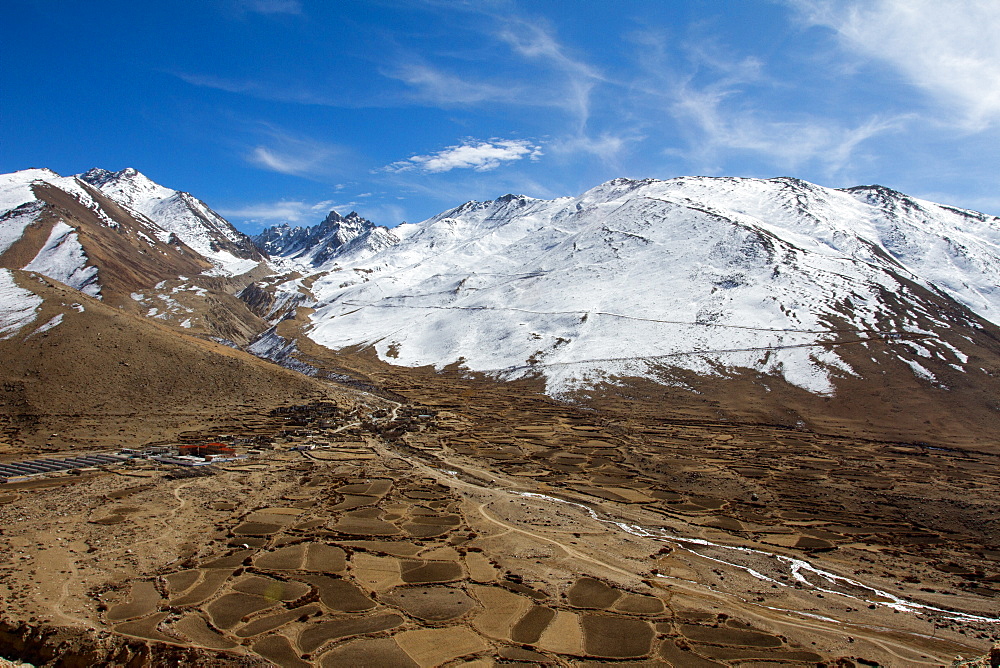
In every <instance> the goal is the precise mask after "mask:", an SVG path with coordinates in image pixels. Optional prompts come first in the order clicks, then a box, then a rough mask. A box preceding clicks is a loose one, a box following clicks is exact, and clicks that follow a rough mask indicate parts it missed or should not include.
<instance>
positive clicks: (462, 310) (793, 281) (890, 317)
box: [309, 178, 1000, 395]
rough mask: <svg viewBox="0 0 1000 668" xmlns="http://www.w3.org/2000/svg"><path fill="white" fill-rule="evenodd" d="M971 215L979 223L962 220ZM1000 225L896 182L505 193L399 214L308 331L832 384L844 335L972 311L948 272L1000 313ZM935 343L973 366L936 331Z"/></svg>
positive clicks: (500, 355)
mask: <svg viewBox="0 0 1000 668" xmlns="http://www.w3.org/2000/svg"><path fill="white" fill-rule="evenodd" d="M873 194H874V195H873ZM873 198H874V199H873ZM967 219H970V220H974V221H976V223H977V225H978V226H979V228H980V229H977V230H973V231H972V232H968V231H966V230H963V225H965V222H964V221H966V220H967ZM998 230H1000V223H998V220H997V219H996V218H989V217H985V216H980V215H979V214H973V213H971V212H961V211H957V210H954V209H948V208H946V207H939V206H937V205H932V204H930V203H923V202H918V201H916V200H911V199H909V198H906V197H905V196H903V195H900V194H898V193H891V191H889V194H886V192H885V191H884V190H882V189H877V188H868V189H853V190H850V191H837V190H831V189H826V188H821V187H819V186H814V185H811V184H806V183H804V182H801V181H797V180H794V179H769V180H755V179H711V178H685V179H674V180H672V181H655V180H646V181H632V180H627V179H616V180H614V181H610V182H608V183H605V184H603V185H601V186H598V187H597V188H594V189H592V190H590V191H588V192H586V193H584V194H583V195H581V196H580V197H576V198H561V199H557V200H553V201H544V200H537V199H531V198H527V197H520V196H513V195H508V196H504V197H501V198H499V199H497V200H495V201H493V202H485V203H479V202H470V203H467V204H465V205H462V206H461V207H457V208H456V209H452V210H450V211H447V212H445V213H443V214H440V215H438V216H435V217H433V218H431V219H429V220H427V221H425V222H423V223H421V224H419V225H408V226H405V227H403V229H398V230H395V231H394V236H396V237H397V238H398V239H400V241H399V242H398V243H396V244H393V245H392V246H389V247H387V248H385V249H384V250H383V251H381V252H380V253H378V254H376V255H374V256H372V257H371V258H369V259H366V260H359V261H356V262H353V263H351V262H348V261H346V260H345V258H337V262H338V265H339V266H338V267H336V269H337V271H331V272H329V273H326V274H325V275H321V277H319V278H318V280H316V281H315V282H314V283H313V284H312V287H311V291H312V294H313V295H315V297H316V304H315V308H316V311H315V313H314V314H313V315H312V323H313V324H312V328H311V330H310V333H309V336H310V337H311V338H312V339H314V340H315V341H316V342H317V343H320V344H322V345H325V346H328V347H331V348H340V347H346V346H352V345H358V344H370V345H373V346H374V348H375V350H376V351H377V352H378V354H379V356H380V357H381V358H382V359H384V360H386V361H389V362H393V363H396V364H405V365H411V366H415V365H425V364H429V365H434V366H436V367H442V366H445V365H448V364H451V363H454V362H460V363H462V364H464V366H465V367H466V368H468V369H470V370H473V371H482V372H488V373H491V374H494V375H497V376H499V377H501V378H508V379H513V378H519V377H524V376H530V375H536V374H540V375H542V376H544V378H545V379H546V383H547V391H548V392H549V393H551V394H555V395H559V394H562V393H565V392H568V391H571V390H573V389H576V388H580V387H586V386H590V385H593V384H594V383H597V382H599V381H601V380H606V379H613V378H616V377H625V376H633V377H640V378H650V379H653V380H656V381H658V382H663V383H668V384H669V383H675V382H679V381H677V380H676V378H675V376H674V374H673V373H672V371H671V370H672V369H684V370H690V371H695V372H697V373H700V374H723V375H724V374H726V373H729V372H731V371H732V370H735V369H750V370H755V371H758V372H761V373H764V374H770V375H774V376H780V377H783V378H784V379H785V380H786V381H788V382H789V383H791V384H793V385H797V386H799V387H802V388H805V389H808V390H810V391H812V392H815V393H820V394H824V393H826V394H828V393H831V392H833V390H834V385H835V381H836V378H837V377H843V376H848V375H851V374H853V373H854V370H853V369H852V368H851V366H850V365H849V364H848V363H847V362H846V361H845V360H844V357H843V355H839V354H838V352H837V351H838V346H839V345H841V344H842V343H844V341H846V340H850V341H851V342H857V341H859V340H864V339H874V338H880V337H886V336H892V337H900V336H901V337H906V338H912V337H920V336H925V335H926V332H927V331H928V330H927V329H926V327H928V326H934V327H941V328H949V327H952V326H959V325H968V324H969V323H967V322H965V321H964V320H962V316H961V315H960V314H958V315H956V314H954V313H942V312H939V310H940V309H938V308H937V306H935V303H934V301H933V300H934V299H935V298H934V295H935V294H937V293H935V292H934V290H935V285H937V283H938V282H940V283H941V284H942V286H941V290H944V291H946V292H948V293H949V294H950V295H951V296H952V297H954V298H955V299H957V300H959V301H961V302H962V303H965V304H968V305H969V306H970V307H972V308H974V309H976V310H977V311H978V312H979V313H980V314H981V315H983V316H984V317H987V318H989V317H990V316H993V318H997V314H998V313H1000V302H998V301H995V299H996V297H998V296H1000V295H998V294H997V288H996V284H997V280H996V276H997V273H996V272H995V271H994V268H997V267H1000V252H998V249H997V246H996V243H995V241H994V240H995V239H996V238H997V236H996V235H997V231H998ZM910 281H914V282H915V285H914V284H911V283H910ZM924 288H926V290H924ZM928 323H932V325H928ZM924 348H925V349H926V350H927V351H928V352H927V354H928V355H932V356H936V357H937V358H939V359H941V360H945V359H947V360H949V361H950V362H953V363H955V364H957V365H958V366H960V365H961V361H960V358H958V357H957V356H956V355H955V353H954V352H951V351H949V350H948V349H947V348H946V347H944V346H943V345H942V344H940V343H937V342H934V341H933V340H931V341H929V342H925V343H924ZM920 355H922V353H920V352H919V351H916V350H915V349H913V350H912V351H911V356H913V360H911V361H913V362H914V364H919V363H918V362H916V361H915V360H916V358H917V357H919V356H920ZM911 368H912V365H911ZM921 368H922V367H921ZM914 371H915V372H916V369H915V368H914Z"/></svg>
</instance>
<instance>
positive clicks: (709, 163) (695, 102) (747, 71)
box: [632, 32, 909, 177]
mask: <svg viewBox="0 0 1000 668" xmlns="http://www.w3.org/2000/svg"><path fill="white" fill-rule="evenodd" d="M632 40H633V42H635V43H636V44H637V45H638V46H639V48H640V50H639V54H640V55H639V61H640V64H641V65H642V68H643V70H644V71H645V73H646V74H645V76H644V77H642V78H640V79H639V80H637V82H636V85H635V86H634V87H633V89H632V90H633V93H634V94H635V95H636V97H637V99H641V98H643V97H645V98H646V99H647V101H651V102H652V104H653V105H654V107H655V108H658V109H661V110H662V111H663V112H665V113H666V115H667V117H668V118H670V119H672V120H673V122H674V123H675V127H676V128H677V132H678V133H679V135H680V137H682V138H683V141H684V143H686V147H679V146H676V145H675V146H672V147H670V148H667V149H666V150H665V151H664V153H666V154H668V155H675V156H680V157H682V158H683V159H685V161H687V162H689V163H692V164H693V165H694V166H695V168H696V169H697V170H698V171H700V172H701V173H706V174H715V173H720V172H724V171H726V169H727V168H728V165H730V164H731V163H732V162H734V161H735V160H740V159H743V158H746V157H747V156H753V157H754V159H755V160H756V161H758V162H763V163H766V164H770V165H772V166H773V168H778V169H783V170H790V171H798V170H801V169H803V168H805V167H807V166H808V167H818V169H819V171H821V172H822V173H825V174H826V175H827V176H828V177H834V176H837V175H839V174H840V173H841V172H842V171H844V170H846V169H848V168H849V167H850V166H851V164H852V161H853V160H854V158H855V157H856V153H857V151H858V149H859V147H861V145H862V144H863V143H864V142H865V141H867V140H869V139H871V138H872V137H875V136H877V135H879V134H881V133H885V132H889V131H893V130H898V129H901V128H902V127H903V126H904V124H905V123H906V121H907V120H908V118H909V117H908V116H905V115H897V116H891V117H886V116H879V115H870V116H868V117H867V118H863V119H860V120H857V119H856V120H854V122H853V123H852V122H851V121H849V120H845V119H843V118H833V117H827V116H822V115H818V114H816V113H809V112H806V111H795V112H793V111H790V110H788V109H776V108H773V107H771V106H770V105H769V104H768V97H769V93H771V92H773V91H774V90H775V89H776V87H780V86H781V85H782V84H781V83H780V82H776V81H772V80H771V79H770V78H769V77H768V74H767V71H766V64H765V63H764V62H763V61H761V60H760V59H758V58H756V57H753V56H750V57H733V56H731V55H728V54H726V53H725V51H724V50H723V49H721V48H720V47H718V46H716V45H715V44H714V43H713V42H712V41H711V40H710V39H709V40H690V41H689V42H688V43H686V44H684V46H683V48H682V52H683V53H684V55H685V58H684V61H683V62H684V66H685V67H686V68H687V69H685V70H683V71H682V70H681V69H680V67H681V66H680V65H678V63H677V59H676V58H671V57H670V56H668V55H667V54H668V53H669V51H668V49H667V48H666V42H665V39H664V38H663V36H661V35H656V34H654V33H651V32H644V33H636V34H634V35H632ZM647 116H648V114H647Z"/></svg>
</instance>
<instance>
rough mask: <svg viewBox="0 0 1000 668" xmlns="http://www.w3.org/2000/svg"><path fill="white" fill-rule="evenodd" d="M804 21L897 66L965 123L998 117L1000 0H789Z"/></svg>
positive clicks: (973, 125) (982, 124)
mask: <svg viewBox="0 0 1000 668" xmlns="http://www.w3.org/2000/svg"><path fill="white" fill-rule="evenodd" d="M788 2H789V3H790V4H791V5H792V6H794V7H797V8H798V9H800V10H801V11H802V14H803V16H804V17H805V19H806V21H807V22H808V23H810V24H813V25H822V26H826V27H829V28H831V29H833V30H835V31H836V32H837V34H838V36H839V37H840V39H841V41H842V42H843V44H844V45H845V46H846V47H847V48H849V49H851V50H854V51H856V52H858V53H859V54H861V55H863V56H865V57H869V58H874V59H877V60H881V61H883V62H885V63H887V64H889V65H890V66H891V67H893V68H895V69H896V70H898V71H900V72H902V73H903V74H904V75H905V76H906V77H907V78H908V79H909V80H910V81H911V82H912V83H913V84H914V85H916V86H917V87H919V88H921V89H923V90H924V91H926V92H927V93H929V94H930V95H932V96H934V97H935V98H936V99H937V100H938V101H939V102H940V103H941V104H942V105H944V106H945V107H946V108H949V109H952V110H956V111H958V113H959V114H960V117H959V118H958V119H956V120H957V122H958V123H959V124H960V125H961V126H963V127H964V128H966V129H968V130H973V131H976V130H982V129H985V128H986V127H988V126H989V125H992V124H994V123H996V122H998V121H1000V39H998V38H997V35H1000V2H997V1H996V0H949V1H948V2H941V0H864V1H862V2H858V1H857V0H788Z"/></svg>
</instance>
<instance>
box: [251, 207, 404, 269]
mask: <svg viewBox="0 0 1000 668" xmlns="http://www.w3.org/2000/svg"><path fill="white" fill-rule="evenodd" d="M398 241H399V240H398V239H397V238H396V237H395V235H393V234H392V232H390V231H389V230H388V229H386V228H385V227H381V226H378V225H376V224H375V223H373V222H371V221H370V220H367V219H365V218H362V217H361V216H359V215H358V213H357V212H356V211H352V212H350V213H349V214H347V215H346V216H341V215H340V214H339V213H337V212H336V211H331V212H330V213H329V215H327V217H326V218H325V219H324V220H323V222H321V223H320V224H318V225H313V226H311V227H299V226H296V227H291V226H290V225H288V224H287V223H285V224H284V225H277V226H275V227H269V228H267V229H266V230H264V231H263V232H261V233H260V234H258V235H256V236H254V237H253V243H254V244H255V245H256V246H257V248H259V249H260V250H261V251H263V252H265V253H267V254H268V255H271V256H275V257H283V258H287V259H289V260H291V261H293V262H294V263H296V264H304V265H307V266H312V267H320V266H322V265H324V264H326V263H327V262H329V261H331V260H333V259H335V258H345V259H346V258H352V259H363V258H366V257H369V256H371V255H373V254H375V253H377V252H379V251H381V250H383V249H384V248H387V247H388V246H391V245H393V244H395V243H397V242H398Z"/></svg>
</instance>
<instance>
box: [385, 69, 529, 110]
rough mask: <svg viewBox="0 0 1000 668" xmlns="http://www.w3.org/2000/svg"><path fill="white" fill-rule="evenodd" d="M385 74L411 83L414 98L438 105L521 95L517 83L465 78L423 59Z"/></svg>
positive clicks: (480, 101) (505, 99) (470, 102)
mask: <svg viewBox="0 0 1000 668" xmlns="http://www.w3.org/2000/svg"><path fill="white" fill-rule="evenodd" d="M382 74H383V76H386V77H389V78H391V79H396V80H398V81H402V82H403V83H405V84H407V85H408V86H410V87H411V88H412V89H413V90H414V98H413V99H414V100H416V101H419V102H423V103H429V104H432V105H435V106H443V107H454V106H457V105H470V104H479V103H482V102H497V101H504V102H512V101H516V100H517V99H518V98H519V97H520V95H519V90H518V88H517V87H513V86H508V85H501V84H493V83H489V82H486V81H477V80H474V79H472V78H464V77H461V76H458V75H457V74H453V73H450V72H445V71H443V70H442V69H440V68H437V67H434V66H432V65H430V64H428V63H426V62H423V61H421V62H413V61H409V62H405V63H399V64H397V65H396V66H394V67H387V68H384V69H383V70H382Z"/></svg>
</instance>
